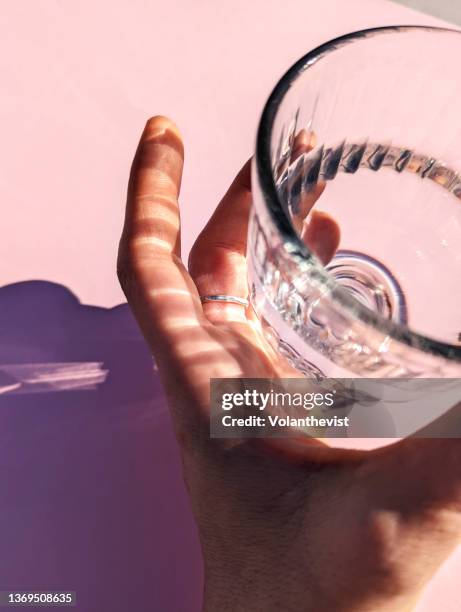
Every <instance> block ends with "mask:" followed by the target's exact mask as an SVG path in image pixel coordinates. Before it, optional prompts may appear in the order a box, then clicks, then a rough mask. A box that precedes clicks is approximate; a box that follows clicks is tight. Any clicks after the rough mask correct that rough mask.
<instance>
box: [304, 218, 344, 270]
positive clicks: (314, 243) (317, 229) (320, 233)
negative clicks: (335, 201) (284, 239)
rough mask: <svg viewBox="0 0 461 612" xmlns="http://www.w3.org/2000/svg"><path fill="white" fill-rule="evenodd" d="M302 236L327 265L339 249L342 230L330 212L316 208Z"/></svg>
mask: <svg viewBox="0 0 461 612" xmlns="http://www.w3.org/2000/svg"><path fill="white" fill-rule="evenodd" d="M301 238H302V239H303V241H304V242H305V244H306V245H307V246H308V247H309V249H310V250H311V251H312V252H313V253H314V255H316V256H317V257H318V258H319V259H320V261H321V263H322V264H323V265H324V266H325V265H326V264H327V263H328V262H329V261H331V259H332V258H333V256H334V254H335V253H336V251H337V249H338V246H339V242H340V238H341V230H340V229H339V225H338V224H337V223H336V221H335V220H334V219H333V217H331V216H330V215H329V214H328V213H325V212H322V211H318V210H314V211H312V212H311V214H310V217H309V220H308V221H307V222H306V223H305V224H304V227H303V231H302V234H301Z"/></svg>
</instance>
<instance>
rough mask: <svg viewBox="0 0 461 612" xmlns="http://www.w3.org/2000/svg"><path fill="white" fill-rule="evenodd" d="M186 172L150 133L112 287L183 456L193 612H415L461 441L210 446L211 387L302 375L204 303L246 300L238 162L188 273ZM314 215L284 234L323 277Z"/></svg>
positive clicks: (324, 228) (244, 173) (456, 520)
mask: <svg viewBox="0 0 461 612" xmlns="http://www.w3.org/2000/svg"><path fill="white" fill-rule="evenodd" d="M299 144H300V146H301V147H302V146H309V145H308V143H304V144H303V142H302V138H301V139H300V143H299ZM182 166H183V144H182V140H181V137H180V135H179V132H178V130H177V128H176V127H175V126H174V124H173V123H171V121H169V120H168V119H166V118H164V117H154V118H153V119H151V120H149V122H148V123H147V125H146V128H145V130H144V133H143V135H142V138H141V142H140V144H139V147H138V150H137V152H136V156H135V159H134V162H133V167H132V171H131V176H130V182H129V187H128V200H127V210H126V219H125V226H124V229H123V234H122V238H121V242H120V250H119V261H118V273H119V279H120V282H121V284H122V287H123V289H124V291H125V294H126V296H127V299H128V302H129V304H130V306H131V308H132V309H133V312H134V314H135V316H136V318H137V320H138V323H139V325H140V327H141V330H142V332H143V334H144V336H145V338H146V340H147V342H148V343H149V345H150V347H151V350H152V352H153V354H154V356H155V359H156V362H157V365H158V368H159V372H160V375H161V377H162V380H163V383H164V386H165V390H166V393H167V397H168V401H169V405H170V408H171V414H172V418H173V423H174V427H175V431H176V434H177V437H178V440H179V443H180V446H181V452H182V459H183V466H184V477H185V480H186V483H187V487H188V490H189V494H190V497H191V501H192V508H193V512H194V515H195V518H196V521H197V524H198V528H199V534H200V540H201V545H202V551H203V556H204V563H205V601H204V610H205V611H206V612H215V611H219V612H226V611H231V610H232V611H233V612H239V611H242V612H243V611H245V612H246V611H251V612H258V611H261V612H271V611H272V610H274V611H275V610H277V611H278V612H279V611H284V612H285V611H286V612H290V611H292V610H293V611H296V612H299V611H303V610H312V609H322V610H325V611H329V610H334V611H335V612H338V611H342V610H345V611H346V610H347V611H352V610H354V611H355V610H357V611H358V610H360V611H361V610H367V611H368V610H369V611H373V612H378V611H380V610H407V609H410V608H411V607H412V606H413V605H414V603H415V601H416V600H417V598H418V596H419V594H420V592H421V590H422V588H423V587H424V585H425V584H426V583H427V581H428V580H429V579H430V577H431V576H432V575H433V574H434V572H435V571H436V570H437V568H438V567H439V566H440V564H441V563H442V562H443V560H444V559H445V558H446V557H447V556H448V555H449V554H450V552H451V551H452V550H453V548H454V547H455V546H456V544H457V543H458V539H459V535H460V532H461V522H460V514H459V511H460V502H461V488H460V486H461V461H460V460H461V444H460V442H459V441H458V440H447V439H443V440H440V439H439V440H432V439H427V440H423V439H407V440H403V441H400V442H398V443H396V444H394V445H391V446H388V447H385V448H382V449H377V450H374V451H369V452H365V451H358V450H344V449H334V448H330V447H328V446H327V445H326V444H324V443H323V442H321V441H319V440H312V439H308V438H306V439H305V440H293V439H284V440H282V441H280V439H278V440H271V441H270V442H269V441H256V440H220V439H210V437H209V401H210V400H209V395H210V378H222V377H246V378H274V377H290V376H299V374H298V373H297V372H295V371H294V370H293V369H292V368H291V367H290V366H289V365H288V364H287V363H286V362H285V361H284V360H283V359H282V358H281V357H280V356H279V355H277V354H276V353H275V352H274V351H273V349H272V348H271V346H270V345H269V344H268V343H267V342H266V340H265V338H264V337H263V335H262V334H261V332H260V329H259V325H258V321H257V319H256V317H255V316H254V314H253V312H252V310H251V307H249V308H247V309H245V308H244V307H243V306H241V305H237V304H232V303H216V302H211V303H204V304H202V303H201V300H200V295H202V296H203V295H215V294H229V295H235V296H240V297H242V298H244V297H246V295H247V283H246V262H245V250H246V233H247V224H248V214H249V209H250V205H251V190H250V166H249V163H248V162H247V164H245V166H244V167H243V169H242V170H241V172H240V173H239V174H238V176H237V178H236V179H235V181H234V183H233V184H232V185H231V187H230V189H229V190H228V192H227V193H226V195H225V196H224V198H223V200H222V201H221V203H220V204H219V206H218V208H217V210H216V212H215V213H214V215H213V216H212V218H211V219H210V221H209V222H208V224H207V226H206V227H205V229H204V230H203V232H202V233H201V235H200V236H199V238H198V240H197V242H196V244H195V245H194V247H193V249H192V252H191V255H190V260H189V271H187V270H186V268H185V267H184V265H183V263H182V262H181V258H180V228H179V208H178V202H177V199H178V196H179V190H180V183H181V175H182ZM317 195H318V194H317ZM313 205H314V201H311V202H307V203H305V206H304V208H303V207H302V216H301V218H299V219H298V220H296V219H295V221H294V222H295V223H299V228H298V229H299V231H300V232H301V233H302V234H303V236H304V238H305V240H306V241H307V242H308V243H309V245H310V247H311V249H312V250H314V251H316V253H317V255H318V257H319V258H320V259H321V260H322V261H323V262H324V263H325V262H326V261H328V259H329V258H330V257H331V256H332V255H333V253H334V250H335V249H336V247H337V243H338V240H339V230H338V228H337V226H336V224H335V223H334V221H333V220H332V219H330V218H329V217H328V216H326V215H324V214H322V213H318V214H314V213H312V212H310V210H311V208H312V206H313ZM307 216H309V219H310V223H307V224H305V225H304V223H305V222H304V219H305V217H307ZM316 219H317V220H316Z"/></svg>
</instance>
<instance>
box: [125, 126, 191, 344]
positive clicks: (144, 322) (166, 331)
mask: <svg viewBox="0 0 461 612" xmlns="http://www.w3.org/2000/svg"><path fill="white" fill-rule="evenodd" d="M183 159H184V153H183V144H182V140H181V136H180V134H179V131H178V128H177V127H176V126H175V125H174V124H173V123H172V122H171V121H170V120H169V119H167V118H166V117H161V116H157V117H153V118H152V119H150V120H149V121H148V122H147V124H146V127H145V129H144V132H143V134H142V136H141V140H140V143H139V146H138V149H137V151H136V155H135V158H134V161H133V166H132V169H131V174H130V180H129V185H128V198H127V206H126V216H125V225H124V228H123V233H122V237H121V241H120V248H119V257H118V274H119V279H120V283H121V285H122V288H123V290H124V292H125V294H126V296H127V299H128V302H129V303H130V306H131V307H132V309H133V311H134V313H135V316H136V318H137V320H138V322H139V324H140V326H141V329H142V330H143V332H144V334H145V336H146V337H147V339H148V340H150V341H151V342H150V343H151V346H153V347H154V348H155V347H156V346H157V345H158V344H160V346H163V345H169V344H170V342H169V341H170V339H171V334H173V333H174V330H177V329H178V328H181V326H187V325H189V326H190V325H198V324H199V322H200V320H201V318H203V311H202V308H201V304H200V300H199V298H198V295H197V292H196V289H195V286H194V284H193V282H192V280H191V279H190V277H189V275H188V274H187V272H186V270H185V269H184V267H183V266H182V264H181V261H180V259H179V254H180V226H179V207H178V195H179V190H180V185H181V176H182V168H183ZM159 354H161V351H159Z"/></svg>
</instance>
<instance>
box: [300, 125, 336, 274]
mask: <svg viewBox="0 0 461 612" xmlns="http://www.w3.org/2000/svg"><path fill="white" fill-rule="evenodd" d="M315 144H316V137H315V134H313V133H312V132H308V131H307V130H305V129H302V130H300V131H299V132H298V134H297V135H296V137H295V139H294V141H293V149H292V152H291V163H293V162H294V161H296V159H298V157H300V156H301V155H303V154H304V153H309V151H311V150H312V149H313V148H314V147H315ZM325 185H326V184H325V182H324V181H321V182H319V183H318V184H317V185H316V186H315V188H314V189H313V191H310V192H308V193H307V192H306V193H302V194H301V197H300V203H299V206H298V207H297V209H296V213H295V214H293V217H292V223H293V226H294V228H295V229H296V230H297V232H298V233H299V235H300V236H301V238H302V240H303V241H304V242H305V244H306V245H307V246H308V247H309V249H310V250H311V251H312V252H313V253H314V254H315V255H316V256H317V257H318V258H319V259H320V261H321V263H322V264H323V265H326V264H327V263H328V262H329V261H330V260H331V259H332V257H333V256H334V254H335V252H336V250H337V248H338V246H339V241H340V229H339V225H338V224H337V223H336V221H335V220H334V219H333V218H332V217H331V216H330V215H328V214H327V213H324V212H320V211H313V212H311V211H312V209H313V207H314V205H315V203H316V202H317V200H318V199H319V198H320V196H321V195H322V193H323V191H324V189H325ZM309 213H310V214H309Z"/></svg>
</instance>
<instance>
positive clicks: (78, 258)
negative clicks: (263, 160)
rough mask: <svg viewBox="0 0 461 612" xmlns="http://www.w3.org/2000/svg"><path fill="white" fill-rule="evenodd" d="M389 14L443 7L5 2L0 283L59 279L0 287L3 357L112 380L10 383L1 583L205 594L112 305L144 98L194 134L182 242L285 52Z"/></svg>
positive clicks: (334, 2)
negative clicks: (93, 384) (86, 367)
mask: <svg viewBox="0 0 461 612" xmlns="http://www.w3.org/2000/svg"><path fill="white" fill-rule="evenodd" d="M396 23H414V24H434V23H439V24H440V23H441V22H440V21H438V20H436V19H434V18H431V17H429V16H426V15H422V14H419V13H416V12H414V11H412V10H410V9H406V8H404V7H401V6H398V5H396V4H393V3H391V2H387V1H385V0H347V2H346V1H344V0H322V1H321V2H319V1H315V0H290V1H289V2H281V1H280V0H277V1H275V0H254V1H251V2H249V1H248V0H233V1H232V2H227V3H225V2H212V1H211V0H208V1H205V0H194V1H193V2H192V1H187V0H183V1H179V0H176V1H172V2H159V1H154V0H152V1H150V2H148V1H141V0H136V1H132V0H131V1H130V2H128V0H124V1H120V0H118V1H114V0H111V1H108V0H98V2H93V1H90V0H87V1H82V0H80V1H76V0H54V1H52V0H47V1H44V0H34V1H29V2H27V1H25V0H20V1H17V0H3V1H2V2H1V11H0V27H1V36H0V64H1V65H0V73H1V75H2V84H3V87H2V90H3V91H2V96H1V98H0V122H1V135H2V144H1V163H0V194H1V199H2V202H3V215H2V221H1V225H0V228H1V240H0V261H1V262H2V265H1V267H0V286H6V285H11V284H12V283H17V282H18V281H29V280H31V279H41V280H43V281H48V283H27V284H22V285H16V286H14V287H12V288H11V287H10V288H8V287H6V288H3V289H0V331H2V330H3V331H2V334H3V335H2V341H1V342H2V346H0V365H1V364H3V365H5V364H9V365H10V366H11V364H13V365H15V364H24V363H31V362H32V363H35V364H37V363H42V362H47V363H48V362H53V363H57V362H60V363H61V362H62V363H68V362H70V361H85V360H86V361H88V362H91V361H101V362H103V363H104V364H105V367H107V369H108V370H109V379H108V380H109V382H108V383H105V385H103V386H102V387H97V388H96V389H95V390H93V391H91V390H86V391H85V390H84V391H75V392H70V391H69V390H67V391H65V392H63V393H52V394H41V395H40V396H38V395H34V393H31V394H25V395H21V396H19V395H17V396H13V395H11V396H9V395H8V394H4V396H3V399H2V403H1V407H2V410H1V412H0V432H1V433H0V473H1V474H4V476H2V480H4V483H3V484H2V487H1V488H0V508H1V510H0V537H1V539H2V540H3V541H4V544H2V547H1V548H2V552H1V553H0V589H12V588H18V589H19V588H23V589H34V588H36V589H38V588H43V589H51V588H66V589H73V590H77V591H78V593H79V594H80V596H79V609H81V610H85V611H93V610H94V611H96V610H98V611H105V610H111V611H115V612H117V611H118V610H120V612H121V611H122V610H127V609H136V610H138V611H139V612H144V611H145V612H147V610H152V609H154V610H159V611H160V610H162V612H163V611H164V610H172V611H173V610H174V611H175V612H181V611H182V610H184V611H186V610H188V611H190V610H199V607H200V590H201V584H200V581H201V566H200V553H199V549H198V543H197V538H196V534H195V528H194V525H193V522H192V519H191V517H190V513H189V507H188V500H187V497H186V495H185V492H184V488H183V484H182V480H181V475H180V468H179V460H178V457H177V449H176V443H175V441H174V439H173V436H172V433H171V430H170V424H169V419H168V416H167V412H166V410H165V406H164V404H163V400H162V398H161V391H160V389H159V388H158V383H157V381H154V382H152V381H150V380H149V378H148V374H144V375H143V376H144V377H140V378H139V381H138V380H137V376H138V375H139V371H140V370H142V368H145V367H147V366H146V364H147V365H148V364H149V357H148V355H147V354H146V351H145V348H144V345H143V343H142V340H141V339H140V338H139V334H138V333H137V330H136V328H135V327H134V326H133V324H132V321H131V319H130V316H129V313H128V311H127V309H126V307H125V306H120V307H119V308H116V309H112V310H106V308H109V307H113V306H115V305H117V304H120V303H122V302H124V299H123V295H122V293H121V291H120V289H119V286H118V283H117V280H116V276H115V257H116V249H117V242H118V238H119V233H120V228H121V224H122V218H123V208H124V194H125V185H126V180H127V174H128V169H129V165H130V162H131V158H132V155H133V151H134V148H135V146H136V142H137V139H138V136H139V133H140V131H141V129H142V127H143V125H144V122H145V120H146V118H147V117H148V116H150V115H152V114H167V115H169V116H171V117H172V118H174V119H175V120H176V122H177V123H178V125H179V126H180V128H181V130H182V132H183V135H184V139H185V145H186V165H185V174H184V181H183V190H182V219H183V236H184V240H183V244H184V251H185V252H186V253H187V251H188V250H189V248H190V246H191V244H192V241H193V239H194V236H195V235H196V234H197V233H198V231H199V230H200V229H201V227H202V225H203V224H204V222H205V220H206V219H207V217H208V215H209V214H210V212H211V210H212V209H213V207H214V206H215V204H216V202H217V200H218V198H219V197H220V196H221V195H222V193H223V192H224V191H225V189H226V187H227V185H228V184H229V182H230V180H231V179H232V177H233V175H234V174H235V172H236V171H237V169H238V168H239V167H240V165H241V164H242V163H243V161H244V160H245V159H246V158H247V157H249V155H250V154H251V153H252V149H253V143H254V137H255V130H256V125H257V121H258V118H259V114H260V111H261V109H262V106H263V103H264V101H265V98H266V97H267V95H268V93H269V91H270V89H271V88H272V86H273V85H274V83H275V82H276V80H277V79H278V78H279V77H280V75H281V74H282V73H283V72H284V71H285V70H286V68H287V67H288V66H289V65H291V64H292V63H293V62H294V61H295V60H296V59H298V58H299V57H300V56H301V55H303V54H304V53H305V52H306V51H307V50H309V49H310V48H312V47H314V46H316V45H317V44H319V43H320V42H323V41H325V40H328V39H330V38H332V37H334V36H336V35H339V34H342V33H346V32H348V31H352V30H357V29H361V28H365V27H372V26H379V25H387V24H396ZM51 282H52V283H56V284H55V285H51V284H50V283H51ZM59 285H61V286H62V287H59ZM65 287H67V288H68V289H69V290H70V291H71V292H72V293H73V294H74V296H76V297H77V298H78V300H79V301H80V304H79V303H78V302H77V301H76V300H75V299H74V298H72V296H71V294H70V293H69V292H68V291H66V290H65V289H64V288H65ZM82 304H85V305H94V306H98V307H104V308H89V307H87V306H83V305H82ZM2 317H3V324H2V322H1V320H2ZM45 322H46V325H45ZM2 325H3V327H2ZM5 338H6V341H5ZM130 351H131V352H132V354H133V355H134V361H133V363H134V364H136V363H138V361H136V359H139V364H140V366H139V368H138V369H135V368H134V366H131V369H130V365H129V364H128V362H127V361H124V360H123V358H122V353H123V354H127V352H128V353H130ZM118 354H120V359H118V360H117V357H116V355H118ZM114 355H115V357H114ZM0 371H1V369H0ZM146 372H148V368H147V370H146ZM120 381H121V382H120ZM135 385H137V387H136V392H135V391H133V392H130V387H131V386H133V387H134V386H135ZM0 386H1V376H0ZM1 397H2V396H1V395H0V398H1ZM5 483H6V485H7V486H6V487H5ZM5 544H6V545H5ZM460 569H461V555H460V554H456V555H455V556H454V557H453V558H452V559H451V560H450V561H449V562H448V563H447V564H446V565H445V566H444V567H443V568H442V570H441V571H440V573H439V575H438V576H437V578H436V579H435V580H434V581H433V583H432V584H431V585H430V587H429V589H428V590H427V592H426V594H425V597H424V600H423V602H422V603H421V605H420V606H419V608H418V610H420V611H423V610H424V611H428V610H431V611H433V610H440V609H443V610H444V611H447V612H449V611H455V610H458V609H459V605H458V603H457V600H458V592H457V590H458V589H457V583H458V573H459V570H460ZM111 590H112V594H111Z"/></svg>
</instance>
